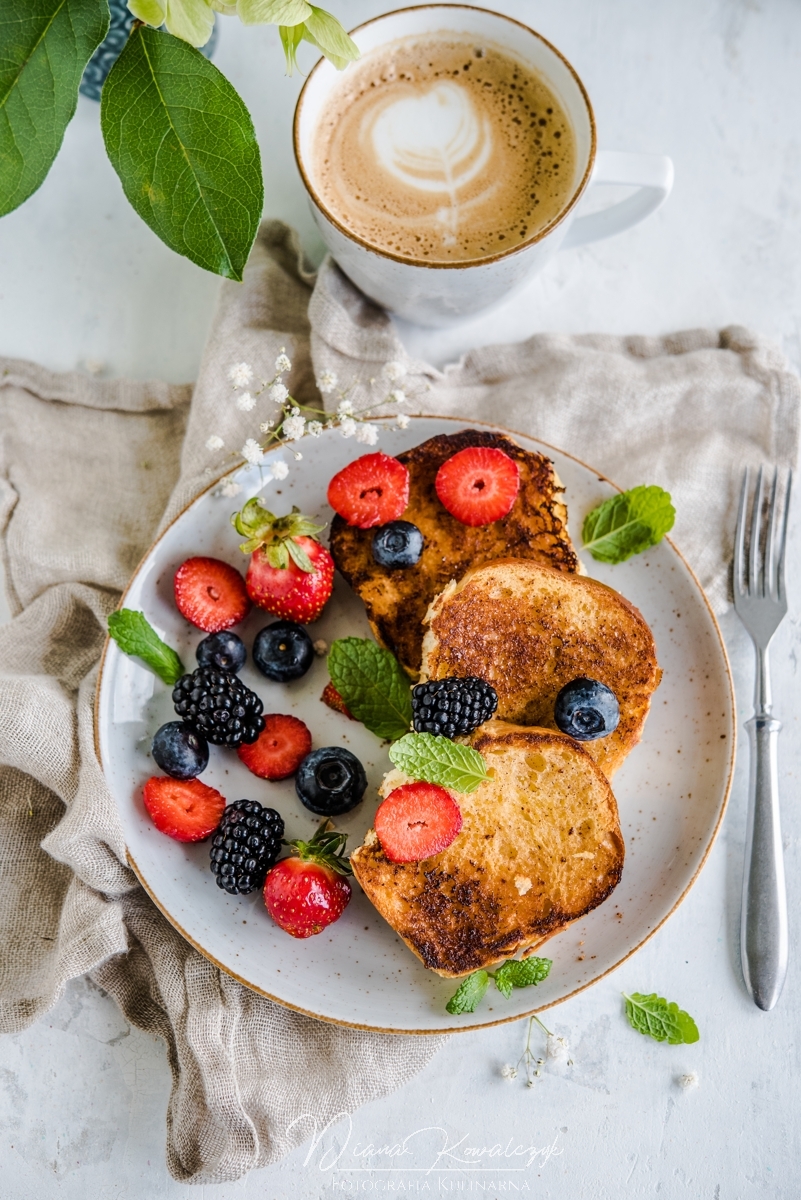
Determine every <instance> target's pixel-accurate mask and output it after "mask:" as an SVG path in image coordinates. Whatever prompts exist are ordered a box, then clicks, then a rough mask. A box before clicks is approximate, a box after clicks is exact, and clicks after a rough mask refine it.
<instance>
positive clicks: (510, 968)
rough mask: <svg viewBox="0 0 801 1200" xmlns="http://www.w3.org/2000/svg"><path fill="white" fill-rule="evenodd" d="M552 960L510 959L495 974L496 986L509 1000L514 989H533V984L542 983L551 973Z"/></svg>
mask: <svg viewBox="0 0 801 1200" xmlns="http://www.w3.org/2000/svg"><path fill="white" fill-rule="evenodd" d="M551 966H552V960H551V959H550V958H533V957H532V958H524V959H517V958H509V959H507V961H506V962H505V963H502V964H501V966H500V967H498V970H497V971H496V972H495V975H494V976H493V978H494V979H495V986H496V988H497V989H498V991H499V992H500V993H501V995H503V996H506V997H507V999H508V998H509V996H511V994H512V988H524V987H531V986H532V984H537V983H542V981H543V979H547V978H548V976H549V975H550V973H551Z"/></svg>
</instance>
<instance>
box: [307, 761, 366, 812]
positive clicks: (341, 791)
mask: <svg viewBox="0 0 801 1200" xmlns="http://www.w3.org/2000/svg"><path fill="white" fill-rule="evenodd" d="M366 788H367V776H366V775H365V773H364V767H363V766H362V764H361V763H360V762H359V760H358V758H357V757H356V755H355V754H351V752H350V750H346V749H345V748H344V747H343V746H324V747H323V748H322V750H312V752H311V754H307V755H306V757H305V758H304V760H303V762H302V763H301V764H300V766H299V767H298V770H297V774H296V775H295V791H296V792H297V793H298V796H299V797H300V800H301V803H302V804H305V806H306V808H308V809H311V811H312V812H313V813H319V814H320V815H321V816H324V817H335V816H337V815H338V814H339V813H345V812H350V810H351V809H352V808H355V807H356V805H357V804H358V803H359V801H360V800H361V798H362V796H363V795H364V793H365V790H366Z"/></svg>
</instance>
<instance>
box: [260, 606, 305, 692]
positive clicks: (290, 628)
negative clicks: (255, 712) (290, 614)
mask: <svg viewBox="0 0 801 1200" xmlns="http://www.w3.org/2000/svg"><path fill="white" fill-rule="evenodd" d="M313 661H314V644H313V643H312V640H311V638H310V637H309V635H308V633H307V632H306V630H305V629H304V628H303V626H302V625H297V624H296V623H295V622H294V621H273V623H272V625H266V626H265V627H264V629H262V630H260V631H259V633H257V634H256V640H255V642H254V643H253V662H254V663H255V665H256V666H257V667H258V669H259V670H260V671H261V673H262V675H266V676H267V678H268V679H274V680H275V682H276V683H286V682H287V681H288V680H290V679H300V677H301V675H305V674H306V672H307V671H308V669H309V667H310V666H311V665H312V663H313Z"/></svg>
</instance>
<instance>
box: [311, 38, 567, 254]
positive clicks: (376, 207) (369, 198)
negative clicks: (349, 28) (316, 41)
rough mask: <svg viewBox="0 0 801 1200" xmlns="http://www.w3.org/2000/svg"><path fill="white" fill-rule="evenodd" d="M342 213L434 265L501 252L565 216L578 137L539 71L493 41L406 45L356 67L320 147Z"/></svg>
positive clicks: (378, 240)
mask: <svg viewBox="0 0 801 1200" xmlns="http://www.w3.org/2000/svg"><path fill="white" fill-rule="evenodd" d="M315 159H316V162H315V175H316V176H317V177H318V180H319V184H320V186H321V194H322V198H323V200H324V201H325V203H326V204H327V205H328V206H329V207H330V208H331V210H332V211H333V213H334V214H335V215H336V216H337V218H338V219H339V220H340V221H341V222H342V224H344V225H346V227H347V228H349V229H350V230H352V231H353V232H354V233H356V234H357V235H359V236H361V237H362V238H363V239H364V240H365V241H367V242H368V243H370V244H373V245H375V246H376V247H377V248H379V249H386V250H389V251H390V252H395V253H400V254H403V255H406V256H411V257H413V258H415V259H422V260H424V261H429V262H436V261H449V260H454V259H455V260H463V259H474V258H481V257H485V256H491V255H493V254H496V253H498V251H501V250H505V249H509V248H510V247H511V246H514V245H515V244H518V243H520V242H522V241H525V240H527V239H528V238H529V237H531V236H532V235H533V234H535V233H536V232H537V231H538V230H539V229H542V228H544V227H545V226H546V225H547V224H548V223H549V222H550V221H551V220H553V218H554V217H555V216H556V215H558V213H559V212H560V211H561V209H562V207H563V206H564V203H565V201H566V199H567V197H568V196H569V195H570V192H571V190H572V186H573V176H574V172H575V143H574V139H573V134H572V130H571V128H570V125H569V122H568V120H567V117H566V115H565V114H564V112H563V110H562V109H561V107H560V106H559V104H558V102H557V100H556V98H555V97H554V95H553V93H552V92H551V91H550V89H549V88H548V86H547V85H546V84H545V82H544V80H542V79H541V78H540V77H539V76H537V75H535V74H534V73H533V72H530V71H528V70H527V69H525V68H524V67H522V66H521V65H520V64H519V63H518V62H516V61H515V60H513V59H512V58H510V57H507V56H506V55H504V54H503V53H502V52H500V51H498V50H495V49H492V48H482V47H475V46H473V45H472V44H471V45H466V44H460V43H458V42H454V41H452V40H449V41H444V40H440V39H432V38H428V39H426V40H425V41H422V42H421V41H419V40H414V41H408V42H397V43H394V44H392V45H390V46H388V47H384V48H382V49H381V50H380V51H376V52H374V53H373V54H369V55H367V56H365V58H363V59H362V60H361V61H360V62H358V63H357V64H355V65H354V66H351V67H349V68H348V70H347V72H345V74H344V76H343V78H342V81H341V83H340V84H339V88H338V91H337V92H335V94H334V97H333V103H332V105H331V111H330V114H329V115H328V116H327V118H326V120H325V122H324V123H323V124H321V126H320V128H319V129H318V134H317V144H316V147H315Z"/></svg>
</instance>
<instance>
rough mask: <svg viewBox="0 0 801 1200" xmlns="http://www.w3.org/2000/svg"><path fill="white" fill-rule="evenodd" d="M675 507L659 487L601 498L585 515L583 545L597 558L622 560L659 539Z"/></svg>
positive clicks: (673, 516)
mask: <svg viewBox="0 0 801 1200" xmlns="http://www.w3.org/2000/svg"><path fill="white" fill-rule="evenodd" d="M675 520H676V510H675V508H674V507H673V504H672V502H671V499H670V493H669V492H666V491H664V489H663V488H660V487H655V486H651V487H645V486H641V487H635V488H630V489H629V491H627V492H621V494H620V495H619V496H611V497H610V499H609V500H604V502H603V504H599V505H598V507H597V508H594V509H593V510H592V512H590V513H587V516H586V517H585V518H584V526H583V528H582V531H581V536H582V539H583V541H584V549H585V550H589V552H590V554H591V555H592V556H593V558H595V559H597V560H598V562H605V563H622V562H625V561H626V559H627V558H631V556H632V555H633V554H641V553H642V552H643V550H648V549H649V548H650V547H651V546H655V545H656V544H657V542H661V540H662V538H663V537H664V536H665V534H666V533H669V532H670V530H671V529H672V528H673V523H674V521H675Z"/></svg>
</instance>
